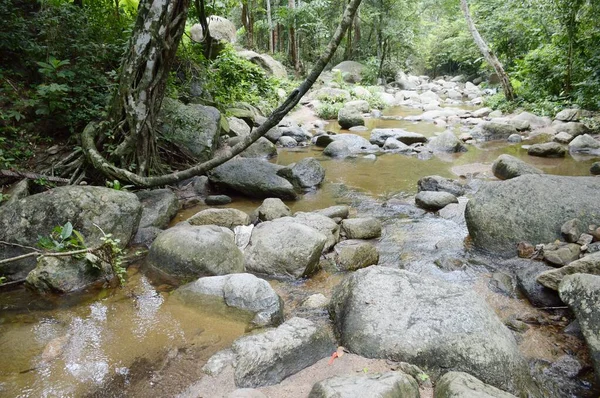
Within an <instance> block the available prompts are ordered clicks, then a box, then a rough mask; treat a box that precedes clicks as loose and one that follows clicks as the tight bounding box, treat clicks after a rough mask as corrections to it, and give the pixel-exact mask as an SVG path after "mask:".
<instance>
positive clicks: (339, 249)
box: [333, 239, 379, 271]
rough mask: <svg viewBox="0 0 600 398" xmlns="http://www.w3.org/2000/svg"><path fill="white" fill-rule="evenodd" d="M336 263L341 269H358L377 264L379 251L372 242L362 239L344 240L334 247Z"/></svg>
mask: <svg viewBox="0 0 600 398" xmlns="http://www.w3.org/2000/svg"><path fill="white" fill-rule="evenodd" d="M333 250H334V252H335V263H336V264H337V266H338V268H339V269H340V270H341V271H356V270H357V269H361V268H366V267H368V266H369V265H376V264H377V262H378V261H379V252H378V251H377V248H376V247H375V246H373V245H372V244H371V243H369V242H366V241H364V240H360V239H348V240H344V241H342V242H340V243H338V244H337V245H335V247H334V248H333Z"/></svg>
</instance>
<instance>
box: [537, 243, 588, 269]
mask: <svg viewBox="0 0 600 398" xmlns="http://www.w3.org/2000/svg"><path fill="white" fill-rule="evenodd" d="M580 253H581V246H579V245H578V244H575V243H571V244H567V245H564V246H560V247H558V248H557V249H555V250H545V251H544V260H546V262H548V263H550V264H552V265H554V266H556V267H562V266H564V265H567V264H569V263H571V262H572V261H575V260H577V259H578V258H579V254H580Z"/></svg>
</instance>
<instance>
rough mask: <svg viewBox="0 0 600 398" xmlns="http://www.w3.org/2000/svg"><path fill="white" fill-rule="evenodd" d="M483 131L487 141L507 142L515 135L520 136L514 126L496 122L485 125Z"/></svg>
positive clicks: (482, 126)
mask: <svg viewBox="0 0 600 398" xmlns="http://www.w3.org/2000/svg"><path fill="white" fill-rule="evenodd" d="M481 130H482V134H483V136H484V138H485V139H487V140H505V139H507V138H508V137H510V136H511V135H513V134H518V131H517V129H516V128H515V127H514V126H512V125H510V124H505V123H496V122H486V123H483V124H482V125H481Z"/></svg>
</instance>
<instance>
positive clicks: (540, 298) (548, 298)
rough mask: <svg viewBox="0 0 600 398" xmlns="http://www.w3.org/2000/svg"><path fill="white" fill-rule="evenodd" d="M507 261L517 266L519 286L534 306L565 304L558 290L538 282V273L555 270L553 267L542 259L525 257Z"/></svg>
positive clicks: (516, 273)
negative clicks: (526, 258)
mask: <svg viewBox="0 0 600 398" xmlns="http://www.w3.org/2000/svg"><path fill="white" fill-rule="evenodd" d="M507 261H508V262H509V263H510V265H512V266H513V267H514V268H516V272H515V275H516V277H517V287H518V288H519V290H520V291H521V292H522V293H523V294H525V296H526V297H527V299H528V300H529V302H530V303H531V304H532V305H533V306H534V307H560V306H562V305H563V303H562V301H561V300H560V298H559V297H558V295H557V294H556V291H554V290H552V289H548V288H547V287H545V286H542V285H540V284H539V283H538V282H537V277H538V275H540V274H541V273H542V272H545V271H549V270H553V269H554V268H553V267H550V266H548V265H546V264H544V263H543V262H540V261H532V260H525V259H512V260H507Z"/></svg>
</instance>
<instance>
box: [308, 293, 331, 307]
mask: <svg viewBox="0 0 600 398" xmlns="http://www.w3.org/2000/svg"><path fill="white" fill-rule="evenodd" d="M328 305H329V299H328V298H327V297H325V296H324V295H323V294H321V293H317V294H313V295H312V296H308V297H307V298H306V300H304V301H303V302H302V307H303V308H307V309H321V308H326V307H327V306H328Z"/></svg>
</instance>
